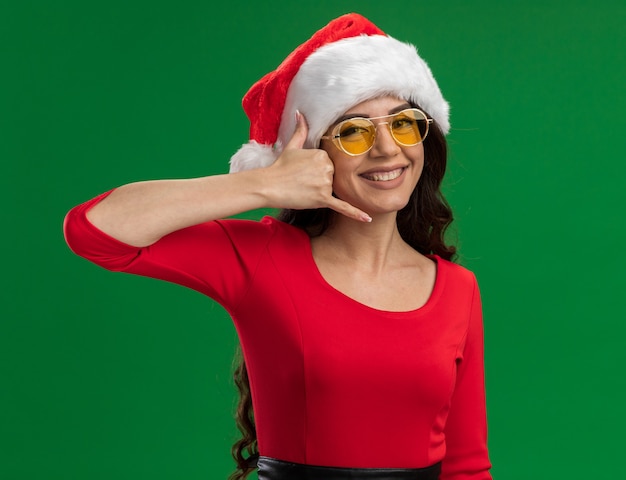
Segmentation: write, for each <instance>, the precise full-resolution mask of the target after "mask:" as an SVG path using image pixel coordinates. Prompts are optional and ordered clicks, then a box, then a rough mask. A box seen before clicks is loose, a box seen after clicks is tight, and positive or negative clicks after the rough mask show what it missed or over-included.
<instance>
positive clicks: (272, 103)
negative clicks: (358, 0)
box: [230, 13, 450, 172]
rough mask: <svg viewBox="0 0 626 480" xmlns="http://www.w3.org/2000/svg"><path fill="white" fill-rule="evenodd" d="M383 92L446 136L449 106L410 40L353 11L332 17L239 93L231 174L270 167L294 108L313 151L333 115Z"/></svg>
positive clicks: (290, 124)
mask: <svg viewBox="0 0 626 480" xmlns="http://www.w3.org/2000/svg"><path fill="white" fill-rule="evenodd" d="M381 95H394V96H397V97H399V98H401V99H403V100H406V101H408V102H411V103H414V104H417V105H419V106H420V107H421V108H422V109H424V110H425V111H426V112H427V113H428V114H429V115H430V116H431V117H432V118H433V119H434V120H435V122H436V123H437V124H438V126H439V128H440V129H441V131H442V132H443V133H444V135H445V134H447V133H448V131H449V129H450V124H449V121H448V113H449V107H448V103H447V102H446V101H445V100H444V98H443V96H442V94H441V91H440V90H439V87H438V86H437V82H436V81H435V78H434V77H433V75H432V72H431V70H430V68H429V67H428V65H427V64H426V62H425V61H424V60H423V59H422V58H421V57H420V56H419V55H418V53H417V49H416V48H415V47H414V46H413V45H411V44H408V43H404V42H400V41H398V40H396V39H394V38H392V37H390V36H388V35H386V34H385V33H383V31H382V30H380V29H379V28H378V27H377V26H376V25H374V24H373V23H372V22H370V21H369V20H368V19H366V18H364V17H363V16H361V15H358V14H355V13H350V14H346V15H343V16H341V17H339V18H336V19H335V20H332V21H331V22H330V23H328V24H327V25H326V26H325V27H323V28H322V29H320V30H318V31H317V32H316V33H315V34H314V35H313V36H312V37H311V38H310V39H309V40H307V41H306V42H305V43H303V44H302V45H300V46H299V47H298V48H296V49H295V50H294V51H293V52H292V53H291V54H290V55H289V56H288V57H287V58H286V59H285V60H284V61H283V62H282V63H281V64H280V65H279V66H278V68H277V69H276V70H274V71H273V72H270V73H268V74H267V75H265V76H264V77H263V78H261V79H260V80H259V81H258V82H256V83H255V84H254V85H252V87H251V88H250V90H248V92H247V93H246V94H245V96H244V97H243V108H244V111H245V112H246V115H247V116H248V118H249V120H250V141H249V142H248V143H247V144H245V145H243V146H242V147H241V148H240V149H239V150H238V151H237V152H236V153H235V154H234V155H233V156H232V158H231V160H230V171H231V172H238V171H241V170H249V169H252V168H259V167H266V166H269V165H271V164H272V163H273V162H274V161H275V160H276V158H278V155H280V153H281V152H282V149H283V145H285V144H286V143H287V142H288V141H289V139H290V138H291V136H292V135H293V132H294V129H295V126H296V120H295V112H296V110H299V111H300V112H301V113H302V114H303V115H304V117H305V118H306V121H307V123H308V126H309V133H308V136H307V140H306V143H305V145H304V147H305V148H317V147H318V145H319V142H320V137H321V136H322V135H323V134H324V132H326V130H327V129H328V127H329V126H330V125H331V124H332V123H333V122H335V121H336V119H337V118H339V117H340V116H341V115H343V114H344V113H345V112H346V111H347V110H349V109H350V108H351V107H353V106H354V105H356V104H358V103H361V102H363V101H365V100H369V99H371V98H375V97H378V96H381Z"/></svg>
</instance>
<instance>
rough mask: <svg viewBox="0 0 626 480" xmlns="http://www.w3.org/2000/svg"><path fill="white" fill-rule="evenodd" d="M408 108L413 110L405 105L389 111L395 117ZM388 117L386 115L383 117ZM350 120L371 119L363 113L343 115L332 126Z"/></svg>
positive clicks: (410, 106)
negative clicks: (395, 114)
mask: <svg viewBox="0 0 626 480" xmlns="http://www.w3.org/2000/svg"><path fill="white" fill-rule="evenodd" d="M407 108H413V107H412V105H411V104H410V103H408V102H407V103H403V104H402V105H398V106H397V107H394V108H392V109H391V110H389V115H393V114H394V113H398V112H401V111H402V110H406V109H407ZM383 116H386V115H383ZM349 118H370V117H369V115H366V114H363V113H348V114H346V115H342V116H341V117H339V118H338V119H337V120H335V121H334V122H333V123H332V125H337V124H338V123H341V122H343V121H344V120H348V119H349Z"/></svg>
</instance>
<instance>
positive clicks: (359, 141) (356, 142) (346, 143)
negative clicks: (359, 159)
mask: <svg viewBox="0 0 626 480" xmlns="http://www.w3.org/2000/svg"><path fill="white" fill-rule="evenodd" d="M375 136H376V129H375V128H374V124H373V123H372V122H370V121H369V120H365V119H361V118H354V119H351V120H346V121H345V122H343V123H341V124H340V125H339V132H338V137H337V138H338V140H339V143H340V144H341V146H342V147H343V149H344V150H345V151H346V152H348V153H351V154H352V155H360V154H361V153H364V152H367V151H368V150H369V148H370V147H371V146H372V144H373V143H374V137H375Z"/></svg>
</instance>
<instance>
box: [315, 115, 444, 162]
mask: <svg viewBox="0 0 626 480" xmlns="http://www.w3.org/2000/svg"><path fill="white" fill-rule="evenodd" d="M408 111H413V112H419V114H420V115H422V116H423V117H424V120H426V131H425V132H424V135H422V139H421V140H420V141H419V142H415V143H411V144H406V143H402V142H400V141H399V140H398V139H397V138H396V137H395V135H394V134H393V130H392V128H391V126H390V124H389V122H378V123H376V124H375V123H374V122H373V121H372V120H380V119H381V118H392V117H397V116H398V115H402V114H403V113H404V112H408ZM354 120H365V121H367V122H369V123H371V124H372V126H373V127H374V138H373V141H372V144H371V145H370V146H369V148H368V149H367V150H365V151H363V152H361V153H351V152H348V151H347V150H346V149H345V148H344V147H343V145H342V144H341V135H340V134H339V133H338V132H339V130H340V129H341V127H342V126H343V124H344V123H346V122H352V121H354ZM433 121H434V120H433V119H432V118H429V117H428V115H426V113H425V112H424V111H422V110H420V109H419V108H413V107H412V108H405V109H404V110H400V111H399V112H397V113H391V114H389V115H381V116H380V117H352V118H346V119H345V120H342V121H341V122H339V123H338V124H337V125H335V126H334V127H333V130H332V132H331V135H323V136H322V137H320V139H323V140H331V141H332V142H333V145H335V147H337V148H338V149H339V150H341V151H342V152H344V153H345V154H346V155H350V156H351V157H358V156H359V155H364V154H366V153H367V152H369V151H370V150H371V149H372V148H374V143H375V142H376V133H377V132H378V127H379V126H380V125H387V126H388V127H389V133H390V134H391V138H393V140H394V142H396V144H398V145H399V146H401V147H414V146H415V145H419V144H420V143H422V142H423V141H424V139H425V138H426V136H427V135H428V132H429V130H430V124H431V123H433Z"/></svg>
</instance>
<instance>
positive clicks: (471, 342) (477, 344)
mask: <svg viewBox="0 0 626 480" xmlns="http://www.w3.org/2000/svg"><path fill="white" fill-rule="evenodd" d="M469 315H470V318H469V323H468V331H467V335H466V339H465V344H464V347H463V352H462V357H461V361H460V363H459V366H458V370H457V378H456V386H455V390H454V394H453V396H452V402H451V406H450V412H449V414H448V419H447V422H446V427H445V438H446V456H445V458H444V460H443V462H442V473H441V480H491V478H492V477H491V474H490V472H489V469H490V468H491V462H490V460H489V455H488V450H487V414H486V398H485V375H484V358H483V357H484V341H483V319H482V307H481V300H480V292H479V289H478V285H477V283H476V279H475V278H474V292H473V295H472V302H471V308H470V314H469Z"/></svg>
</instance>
